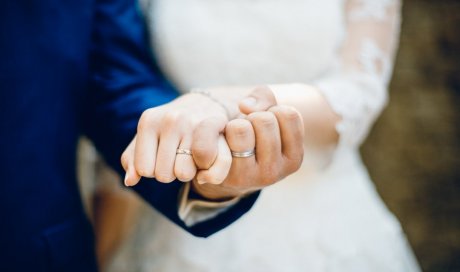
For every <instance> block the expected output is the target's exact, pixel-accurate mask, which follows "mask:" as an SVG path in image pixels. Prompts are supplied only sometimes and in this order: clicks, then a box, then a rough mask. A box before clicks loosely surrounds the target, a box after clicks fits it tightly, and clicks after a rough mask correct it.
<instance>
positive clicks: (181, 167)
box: [174, 135, 196, 181]
mask: <svg viewBox="0 0 460 272" xmlns="http://www.w3.org/2000/svg"><path fill="white" fill-rule="evenodd" d="M191 145H192V139H191V135H190V137H188V136H184V138H183V139H182V141H181V143H180V145H179V148H181V149H186V150H191V149H190V146H191ZM174 175H175V176H176V178H177V179H178V180H180V181H191V180H192V179H193V178H194V177H195V175H196V166H195V162H194V161H193V157H192V156H191V155H188V154H176V160H175V163H174Z"/></svg>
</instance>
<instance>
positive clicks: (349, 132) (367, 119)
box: [314, 0, 401, 147]
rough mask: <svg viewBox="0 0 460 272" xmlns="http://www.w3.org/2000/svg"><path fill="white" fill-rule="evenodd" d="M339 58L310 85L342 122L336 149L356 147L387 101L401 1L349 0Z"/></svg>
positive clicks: (338, 127) (346, 4)
mask: <svg viewBox="0 0 460 272" xmlns="http://www.w3.org/2000/svg"><path fill="white" fill-rule="evenodd" d="M345 9H346V31H347V33H346V37H345V40H344V42H343V46H342V48H341V54H340V59H339V60H338V61H337V63H336V64H335V66H334V67H333V68H332V69H331V71H330V72H329V73H328V74H327V75H325V76H323V77H321V78H320V79H318V80H316V81H315V82H314V85H315V86H317V87H318V88H319V90H320V91H321V92H322V93H323V95H324V96H325V97H326V99H327V100H328V102H329V103H330V105H331V107H332V108H333V110H334V111H335V112H336V113H337V114H339V115H340V116H341V117H342V119H341V121H340V122H339V124H337V127H336V129H337V132H338V133H339V135H340V143H339V146H341V145H347V146H353V147H356V146H359V145H360V144H361V143H362V142H363V141H364V139H365V137H366V136H367V134H368V132H369V129H370V127H371V125H372V124H373V122H374V121H375V119H376V118H377V116H378V115H379V114H380V112H381V111H382V109H383V108H384V106H385V105H386V103H387V100H388V91H387V88H388V83H389V80H390V77H391V73H392V64H393V58H394V55H395V52H396V49H397V43H398V40H399V38H398V37H399V28H400V21H401V15H400V10H401V1H400V0H348V1H346V3H345Z"/></svg>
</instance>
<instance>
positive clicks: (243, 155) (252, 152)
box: [232, 149, 256, 158]
mask: <svg viewBox="0 0 460 272" xmlns="http://www.w3.org/2000/svg"><path fill="white" fill-rule="evenodd" d="M255 154H256V150H255V149H253V150H249V151H244V152H235V151H232V156H233V157H235V158H248V157H251V156H254V155H255Z"/></svg>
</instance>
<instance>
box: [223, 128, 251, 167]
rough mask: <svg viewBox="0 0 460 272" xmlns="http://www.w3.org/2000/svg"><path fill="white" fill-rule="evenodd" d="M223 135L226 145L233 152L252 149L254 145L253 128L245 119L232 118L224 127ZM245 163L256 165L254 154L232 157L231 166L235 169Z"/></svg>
mask: <svg viewBox="0 0 460 272" xmlns="http://www.w3.org/2000/svg"><path fill="white" fill-rule="evenodd" d="M225 137H226V140H227V144H228V147H229V148H230V150H231V151H234V152H246V151H251V150H254V147H255V145H256V138H255V135H254V128H253V127H252V125H251V123H250V122H249V121H248V120H245V119H234V120H232V121H230V122H229V123H228V124H227V127H226V128H225ZM247 165H249V166H255V165H256V159H255V157H254V156H251V157H247V158H236V157H233V158H232V167H233V166H234V167H235V168H236V169H238V167H241V166H247ZM241 169H243V168H241ZM244 169H245V168H244Z"/></svg>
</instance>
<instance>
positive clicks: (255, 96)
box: [239, 86, 277, 114]
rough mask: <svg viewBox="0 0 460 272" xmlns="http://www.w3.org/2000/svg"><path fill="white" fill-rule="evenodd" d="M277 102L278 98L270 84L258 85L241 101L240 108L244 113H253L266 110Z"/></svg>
mask: <svg viewBox="0 0 460 272" xmlns="http://www.w3.org/2000/svg"><path fill="white" fill-rule="evenodd" d="M276 104H277V103H276V98H275V95H274V94H273V92H272V90H271V89H270V88H269V87H268V86H260V87H256V88H255V89H254V91H252V93H251V94H250V95H249V96H248V97H246V98H245V99H243V100H242V101H241V102H240V104H239V108H240V111H241V112H242V113H244V114H251V113H253V112H258V111H266V110H268V109H269V108H270V107H273V106H275V105H276Z"/></svg>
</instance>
